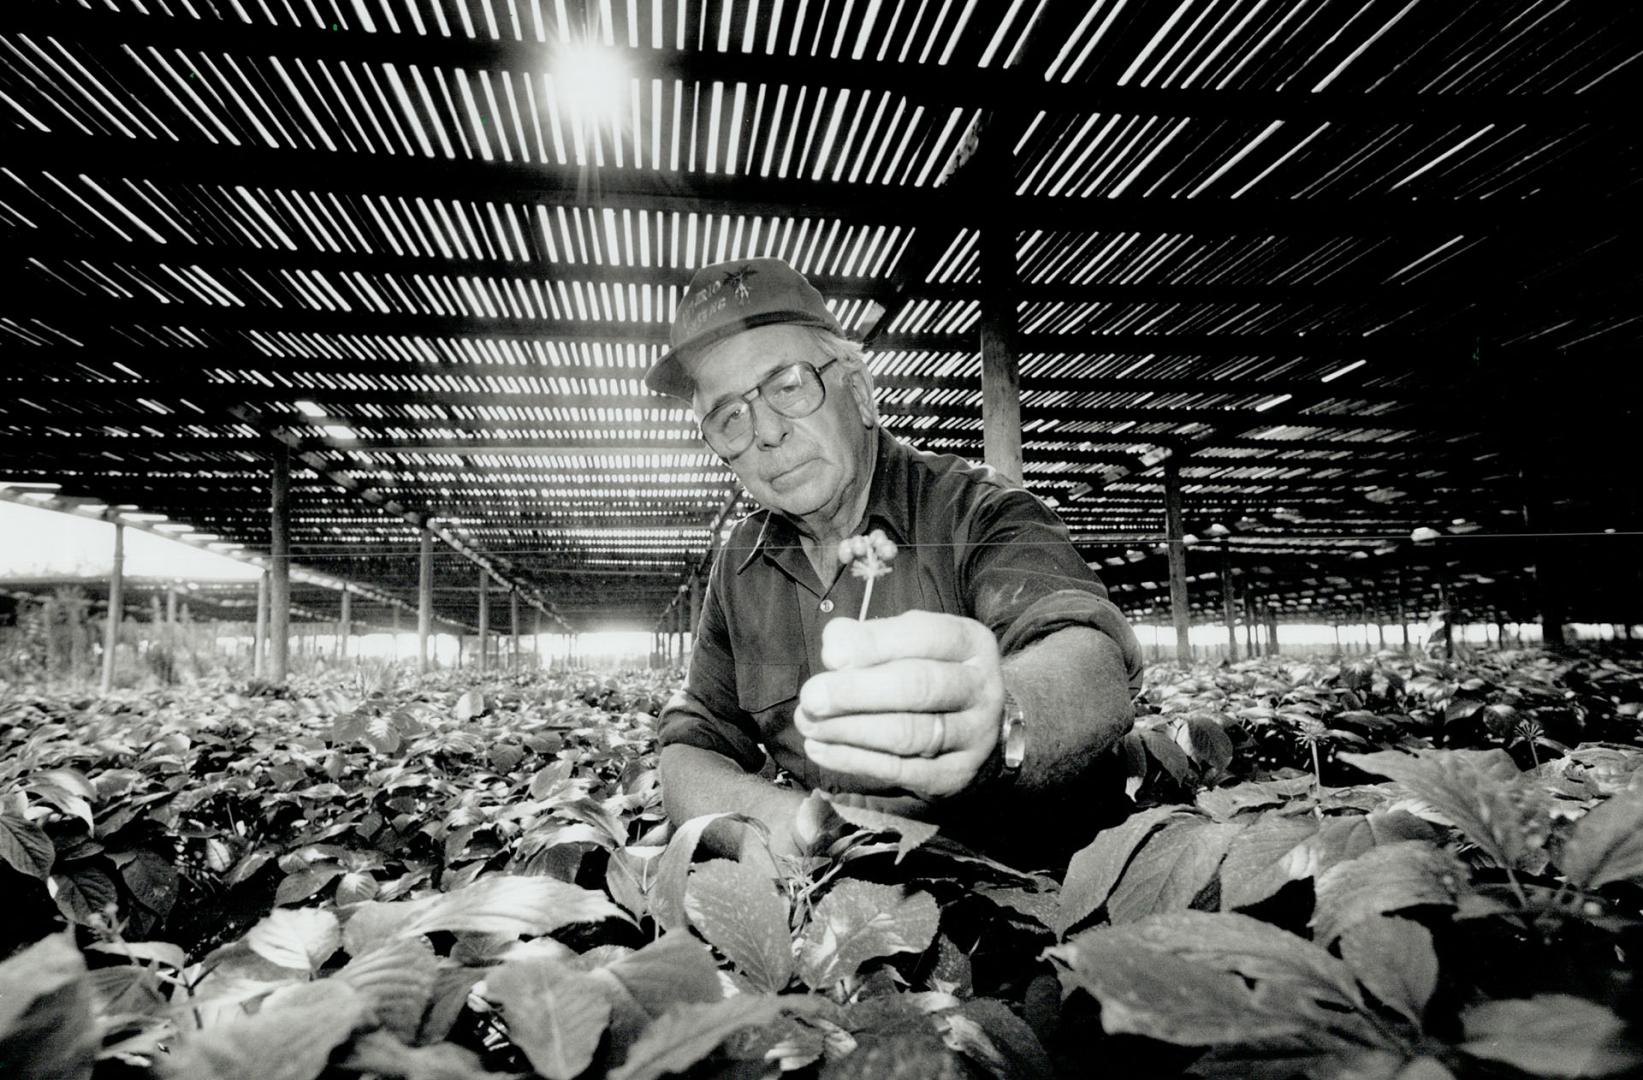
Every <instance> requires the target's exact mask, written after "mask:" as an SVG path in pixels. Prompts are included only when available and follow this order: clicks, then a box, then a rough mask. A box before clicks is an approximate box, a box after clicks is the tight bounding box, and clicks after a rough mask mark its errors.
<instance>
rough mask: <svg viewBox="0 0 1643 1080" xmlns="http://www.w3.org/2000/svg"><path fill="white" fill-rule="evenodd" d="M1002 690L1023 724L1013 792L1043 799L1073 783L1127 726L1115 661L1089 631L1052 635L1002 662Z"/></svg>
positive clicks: (1111, 646)
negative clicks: (1022, 755)
mask: <svg viewBox="0 0 1643 1080" xmlns="http://www.w3.org/2000/svg"><path fill="white" fill-rule="evenodd" d="M1004 685H1005V686H1006V687H1007V688H1009V690H1010V692H1011V694H1013V695H1014V696H1015V699H1016V700H1017V701H1018V702H1020V704H1021V708H1022V711H1023V712H1024V713H1025V714H1026V717H1027V756H1026V760H1025V761H1024V762H1023V763H1022V767H1021V775H1020V776H1019V777H1018V778H1017V779H1016V781H1015V785H1014V786H1015V787H1017V788H1018V789H1019V790H1021V791H1023V792H1034V793H1045V794H1050V793H1053V792H1055V791H1056V790H1057V789H1059V788H1061V787H1063V786H1065V785H1067V784H1070V783H1074V782H1076V781H1077V780H1078V779H1079V778H1080V777H1082V776H1083V775H1084V774H1085V773H1086V771H1087V770H1088V769H1089V768H1090V766H1091V764H1092V763H1093V762H1094V761H1095V760H1096V758H1097V757H1099V756H1100V755H1101V754H1102V753H1103V752H1104V751H1106V750H1107V749H1108V748H1109V747H1111V746H1112V745H1113V744H1114V743H1115V742H1117V741H1118V740H1119V739H1120V738H1122V737H1123V735H1124V733H1125V732H1127V731H1129V730H1130V728H1131V727H1132V726H1133V725H1134V722H1135V707H1134V704H1133V702H1132V701H1131V700H1130V691H1129V684H1128V679H1127V677H1126V675H1125V672H1124V661H1123V656H1122V654H1121V653H1120V651H1119V648H1118V645H1117V644H1116V643H1115V642H1114V641H1113V640H1112V639H1111V638H1110V637H1108V636H1107V635H1106V634H1103V633H1102V632H1101V631H1099V630H1093V629H1090V628H1089V627H1083V626H1072V627H1067V628H1065V629H1062V630H1057V631H1056V632H1055V633H1053V634H1049V635H1047V636H1046V637H1044V638H1042V639H1041V640H1039V641H1036V642H1034V643H1033V644H1031V645H1029V646H1027V647H1026V648H1024V649H1022V650H1021V651H1019V652H1017V653H1015V654H1014V655H1012V656H1009V657H1007V658H1006V659H1005V661H1004Z"/></svg>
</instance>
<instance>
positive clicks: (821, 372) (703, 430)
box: [696, 356, 844, 461]
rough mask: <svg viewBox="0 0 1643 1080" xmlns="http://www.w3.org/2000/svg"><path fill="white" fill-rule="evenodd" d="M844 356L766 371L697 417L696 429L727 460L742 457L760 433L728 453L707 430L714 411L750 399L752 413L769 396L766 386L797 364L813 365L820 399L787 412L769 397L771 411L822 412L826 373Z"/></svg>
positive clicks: (798, 417)
mask: <svg viewBox="0 0 1643 1080" xmlns="http://www.w3.org/2000/svg"><path fill="white" fill-rule="evenodd" d="M843 359H844V357H842V356H835V357H833V358H832V359H830V360H828V361H827V363H825V364H823V365H821V366H820V367H817V366H816V365H815V364H812V363H811V362H810V361H808V360H795V361H793V362H792V363H791V364H783V365H782V366H781V367H779V368H777V369H776V370H775V371H772V372H771V373H770V374H768V375H766V376H765V377H764V378H762V379H760V380H759V381H758V382H757V383H755V384H754V385H752V386H750V387H748V388H747V389H746V390H743V391H741V392H739V393H735V394H732V395H730V396H729V397H727V398H725V399H724V400H723V401H721V402H719V403H718V404H717V405H715V406H713V408H711V409H709V410H708V412H707V415H705V416H703V417H702V418H701V419H700V420H698V421H696V430H697V432H698V433H700V434H701V436H702V441H703V442H705V443H707V445H708V448H709V449H710V450H712V451H713V452H714V453H715V454H718V455H719V457H721V458H723V459H724V460H725V461H729V460H730V459H732V458H737V457H741V456H742V455H743V454H745V453H747V451H748V450H749V449H750V448H751V447H752V446H753V443H754V442H756V441H758V440H757V436H755V437H754V438H751V439H749V440H748V443H747V445H746V446H744V447H742V448H741V449H740V450H737V451H736V452H735V453H733V454H727V453H725V452H724V451H722V450H720V449H719V448H718V447H717V446H715V445H714V444H713V439H712V438H711V437H710V436H709V435H708V433H707V422H708V420H709V419H711V418H712V417H713V415H714V414H715V413H717V412H718V411H719V410H721V409H726V408H729V407H731V406H732V405H735V404H736V403H737V402H746V403H747V409H748V414H749V415H752V412H753V402H754V401H755V400H758V399H761V398H764V396H765V394H764V390H765V387H766V386H769V385H770V384H771V383H772V382H774V381H775V380H776V379H778V378H780V377H781V376H783V375H785V374H786V373H787V372H789V371H792V370H793V369H794V368H809V369H810V370H811V372H812V373H813V374H814V375H815V376H816V385H817V386H818V387H820V388H821V397H819V398H817V399H816V404H815V406H814V407H813V408H810V409H807V410H805V411H804V412H802V413H786V412H783V411H782V410H781V409H778V408H777V407H776V406H775V405H772V404H771V403H770V402H769V401H768V400H766V401H765V404H766V405H767V406H769V408H770V411H771V412H773V413H775V414H776V415H777V416H780V417H783V418H784V419H787V420H802V419H804V418H805V417H806V416H814V415H815V414H816V413H817V412H819V411H820V410H821V407H822V406H823V405H825V404H827V380H826V379H825V378H824V377H823V376H825V375H826V373H827V369H828V368H830V367H832V366H833V365H834V364H837V363H838V362H839V361H840V360H843ZM800 377H801V378H802V377H803V376H802V375H801V376H800ZM750 430H752V429H750Z"/></svg>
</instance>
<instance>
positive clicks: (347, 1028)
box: [165, 979, 367, 1080]
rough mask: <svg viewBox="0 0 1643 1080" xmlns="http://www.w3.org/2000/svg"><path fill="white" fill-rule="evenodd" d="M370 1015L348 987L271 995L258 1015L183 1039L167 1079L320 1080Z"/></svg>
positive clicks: (236, 1017)
mask: <svg viewBox="0 0 1643 1080" xmlns="http://www.w3.org/2000/svg"><path fill="white" fill-rule="evenodd" d="M366 1016H367V1010H366V1007H365V1002H364V1001H363V1000H361V998H360V996H359V994H357V993H356V992H355V991H354V989H353V988H352V987H350V986H348V985H347V984H346V983H342V982H338V981H337V980H336V979H321V980H319V981H318V982H311V983H301V984H298V985H295V986H292V987H290V988H289V989H287V990H283V991H280V992H277V993H275V994H274V995H272V996H270V997H269V998H268V1000H267V1001H265V1002H264V1003H263V1005H262V1008H260V1009H259V1010H258V1011H257V1012H256V1013H253V1014H245V1013H236V1014H233V1018H232V1019H231V1020H229V1021H228V1022H227V1023H224V1024H220V1025H218V1026H215V1027H210V1028H207V1029H205V1030H204V1031H200V1032H196V1033H194V1034H193V1035H191V1036H189V1037H188V1038H185V1039H183V1040H182V1041H181V1042H180V1043H179V1044H177V1045H176V1046H175V1047H174V1048H173V1050H172V1053H171V1055H170V1060H169V1063H168V1065H167V1067H166V1070H165V1074H166V1075H167V1076H170V1077H173V1078H175V1080H221V1078H222V1077H227V1076H246V1077H252V1076H254V1077H256V1078H257V1080H314V1078H315V1077H317V1076H319V1074H320V1073H322V1072H324V1071H325V1067H326V1065H327V1064H328V1063H329V1060H330V1057H331V1052H332V1051H333V1050H335V1049H336V1048H337V1046H338V1045H340V1044H341V1043H342V1042H344V1041H345V1040H346V1039H347V1038H348V1037H349V1036H350V1035H352V1034H353V1032H354V1029H355V1028H356V1027H359V1026H360V1025H361V1024H362V1023H364V1021H365V1019H366Z"/></svg>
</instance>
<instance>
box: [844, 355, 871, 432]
mask: <svg viewBox="0 0 1643 1080" xmlns="http://www.w3.org/2000/svg"><path fill="white" fill-rule="evenodd" d="M844 383H845V385H846V386H848V387H849V388H850V399H851V400H852V401H854V402H855V403H856V415H858V416H860V417H861V423H862V426H863V427H870V428H871V427H878V426H879V403H878V399H877V398H876V397H875V396H874V394H873V377H872V376H871V375H869V374H868V373H867V371H866V369H865V368H857V369H854V370H852V371H850V372H848V373H847V374H846V375H845V377H844Z"/></svg>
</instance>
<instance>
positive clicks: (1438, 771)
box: [1340, 750, 1546, 867]
mask: <svg viewBox="0 0 1643 1080" xmlns="http://www.w3.org/2000/svg"><path fill="white" fill-rule="evenodd" d="M1340 759H1341V760H1342V761H1344V762H1346V763H1347V764H1349V765H1355V766H1357V767H1358V768H1360V769H1362V770H1364V771H1365V772H1370V773H1375V774H1377V775H1380V776H1385V777H1388V778H1389V779H1392V780H1395V781H1397V782H1398V783H1399V784H1402V785H1403V786H1404V787H1405V788H1407V789H1408V790H1409V791H1410V792H1411V793H1412V794H1413V795H1415V796H1416V797H1417V798H1419V799H1421V800H1422V801H1424V802H1425V803H1427V804H1428V805H1430V806H1431V807H1432V809H1434V810H1436V811H1437V812H1438V813H1439V814H1441V815H1443V817H1444V818H1446V819H1447V820H1448V821H1450V822H1451V823H1453V824H1454V826H1455V827H1456V828H1457V829H1459V830H1460V831H1461V832H1463V833H1465V834H1466V838H1467V839H1469V840H1471V841H1472V842H1473V843H1474V844H1476V845H1477V846H1478V847H1479V848H1480V849H1482V851H1483V852H1484V854H1486V855H1488V856H1489V857H1490V858H1491V859H1493V860H1494V861H1495V863H1496V864H1497V865H1500V866H1504V867H1516V866H1518V865H1519V863H1520V862H1522V861H1523V860H1524V859H1525V858H1526V857H1527V856H1529V855H1530V854H1531V852H1532V851H1533V850H1534V848H1535V846H1536V844H1537V840H1536V837H1537V835H1538V836H1544V834H1545V822H1544V819H1545V817H1546V811H1545V810H1544V808H1543V807H1542V805H1541V804H1542V802H1543V800H1544V795H1543V794H1542V793H1541V792H1540V791H1539V789H1538V788H1531V787H1528V786H1526V785H1524V784H1523V783H1522V773H1521V772H1519V770H1518V767H1517V765H1516V763H1514V762H1513V761H1512V759H1511V757H1509V756H1508V755H1507V754H1506V752H1505V751H1503V750H1427V751H1423V752H1421V753H1418V754H1413V755H1411V754H1404V753H1401V752H1399V751H1396V750H1382V751H1379V752H1377V753H1373V754H1341V755H1340Z"/></svg>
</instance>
